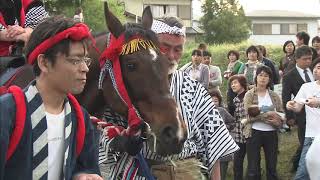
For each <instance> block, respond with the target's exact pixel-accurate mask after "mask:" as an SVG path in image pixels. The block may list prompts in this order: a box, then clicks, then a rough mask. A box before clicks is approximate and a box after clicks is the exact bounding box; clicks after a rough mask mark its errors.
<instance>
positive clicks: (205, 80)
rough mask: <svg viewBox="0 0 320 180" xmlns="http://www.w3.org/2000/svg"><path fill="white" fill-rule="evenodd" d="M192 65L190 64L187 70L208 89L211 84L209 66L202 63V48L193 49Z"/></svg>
mask: <svg viewBox="0 0 320 180" xmlns="http://www.w3.org/2000/svg"><path fill="white" fill-rule="evenodd" d="M191 55H192V56H191V60H192V66H189V67H188V68H187V69H186V70H185V72H186V73H187V74H189V76H190V77H191V78H192V79H193V80H197V81H198V82H199V83H200V84H202V86H203V87H204V88H206V89H208V86H209V67H208V66H207V65H205V64H202V63H201V62H202V52H201V51H200V50H197V49H195V50H193V51H192V54H191Z"/></svg>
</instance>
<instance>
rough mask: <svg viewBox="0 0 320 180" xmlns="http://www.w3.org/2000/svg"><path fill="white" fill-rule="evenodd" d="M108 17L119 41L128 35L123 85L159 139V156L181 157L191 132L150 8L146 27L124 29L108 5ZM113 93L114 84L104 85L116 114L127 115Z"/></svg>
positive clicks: (122, 61)
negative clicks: (174, 91) (174, 92)
mask: <svg viewBox="0 0 320 180" xmlns="http://www.w3.org/2000/svg"><path fill="white" fill-rule="evenodd" d="M105 17H106V22H107V26H108V28H109V30H110V32H111V33H112V34H113V36H115V37H116V38H118V37H119V36H121V35H123V34H124V37H125V44H124V45H123V46H122V51H123V53H121V55H120V57H119V59H120V66H121V72H122V76H123V81H124V83H125V86H126V89H127V92H128V94H129V96H130V99H131V101H132V103H133V104H134V106H135V107H136V108H137V110H138V111H139V113H140V115H141V117H142V119H143V120H144V121H146V122H147V123H148V124H149V125H150V126H151V130H152V132H153V133H154V134H155V135H156V145H157V146H156V147H157V149H156V151H157V153H158V154H162V155H167V154H175V153H179V152H180V151H181V150H182V147H183V142H184V141H185V139H186V136H187V129H186V125H185V123H184V121H183V119H182V116H181V113H180V110H179V108H178V105H177V103H176V101H175V99H174V98H173V96H172V95H171V93H170V85H169V80H168V68H169V61H168V59H167V58H166V57H165V56H164V55H162V54H161V52H160V50H159V42H158V40H157V37H156V34H155V33H154V32H153V31H152V30H150V28H151V25H152V21H153V18H152V14H151V10H150V7H147V8H145V9H144V12H143V15H142V24H127V25H126V26H123V25H122V24H121V23H120V21H119V20H118V19H117V18H116V17H115V16H114V15H113V14H112V13H111V12H110V11H109V9H108V6H107V3H105ZM137 37H138V39H139V40H138V41H137ZM106 79H108V77H107V78H106ZM110 89H113V87H112V85H111V83H110V80H109V81H108V80H106V81H105V83H104V84H103V94H104V97H105V99H106V101H107V102H108V104H109V105H110V107H111V108H112V109H113V110H114V111H117V112H120V113H122V114H123V115H127V114H126V112H127V111H126V110H127V109H126V106H125V105H124V103H123V102H122V101H121V100H120V99H119V97H118V95H117V94H116V93H114V92H111V91H110ZM110 94H113V95H112V96H110ZM115 97H117V101H115V99H114V98H115ZM112 98H113V99H112ZM150 141H152V140H150Z"/></svg>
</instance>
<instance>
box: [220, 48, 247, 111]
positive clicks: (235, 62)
mask: <svg viewBox="0 0 320 180" xmlns="http://www.w3.org/2000/svg"><path fill="white" fill-rule="evenodd" d="M227 58H228V60H229V64H228V67H227V70H226V71H225V72H224V75H223V76H224V77H225V78H226V79H229V77H231V76H232V75H234V74H238V73H239V72H240V70H241V67H242V66H243V63H242V62H241V61H240V60H239V58H240V54H239V52H238V51H235V50H231V51H229V52H228V54H227ZM236 95H237V94H236V93H234V92H233V91H232V89H231V87H230V86H229V85H228V90H227V106H228V111H229V113H230V114H232V115H233V113H234V110H235V106H234V104H233V98H234V97H236Z"/></svg>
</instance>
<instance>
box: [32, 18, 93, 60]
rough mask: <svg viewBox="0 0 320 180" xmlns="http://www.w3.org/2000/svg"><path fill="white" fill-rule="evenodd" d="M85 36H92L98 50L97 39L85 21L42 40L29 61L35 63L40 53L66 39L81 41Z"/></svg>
mask: <svg viewBox="0 0 320 180" xmlns="http://www.w3.org/2000/svg"><path fill="white" fill-rule="evenodd" d="M85 38H90V39H91V41H92V46H93V47H94V48H95V49H96V50H97V51H98V49H97V48H96V46H95V40H94V39H93V37H92V36H91V33H90V30H89V28H88V26H87V25H85V24H83V23H78V24H75V25H74V26H72V27H70V28H68V29H65V30H63V31H61V32H59V33H57V34H56V35H54V36H52V37H50V38H48V39H46V40H44V41H43V42H41V43H40V44H39V45H38V46H37V47H36V48H35V49H34V50H33V51H32V52H31V53H30V54H29V56H28V63H29V64H33V63H34V61H35V60H36V59H37V57H38V55H39V54H43V53H45V52H46V51H47V50H48V49H49V48H51V47H53V46H54V45H56V44H58V43H59V42H60V41H62V40H64V39H71V40H74V41H80V40H82V39H85Z"/></svg>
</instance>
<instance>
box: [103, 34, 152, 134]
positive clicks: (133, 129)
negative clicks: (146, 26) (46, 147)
mask: <svg viewBox="0 0 320 180" xmlns="http://www.w3.org/2000/svg"><path fill="white" fill-rule="evenodd" d="M140 46H142V48H143V49H147V48H156V46H155V45H154V44H153V43H152V41H147V40H143V39H142V38H141V37H139V36H134V37H133V38H131V39H130V40H129V42H128V43H125V37H124V34H121V35H120V36H119V37H118V38H117V39H115V38H114V37H111V41H110V45H109V47H108V48H107V49H105V50H104V52H103V53H102V55H101V57H100V66H101V68H102V70H101V73H100V78H99V89H102V83H103V79H104V78H105V75H106V73H109V75H110V78H111V80H112V84H113V87H114V89H115V90H116V92H117V94H118V95H119V97H120V98H121V100H122V101H123V102H124V103H125V104H126V105H127V106H128V128H127V129H126V131H125V135H135V134H136V133H137V131H138V130H139V127H140V125H141V123H142V122H143V120H142V118H141V117H140V115H139V113H138V111H137V110H136V109H135V107H134V106H133V104H132V102H131V99H130V97H129V95H128V92H127V89H126V87H125V84H124V82H123V79H122V72H121V67H120V60H119V56H120V55H125V54H131V53H133V52H137V51H139V50H140ZM116 135H117V134H108V136H109V137H110V138H113V137H115V136H116Z"/></svg>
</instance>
